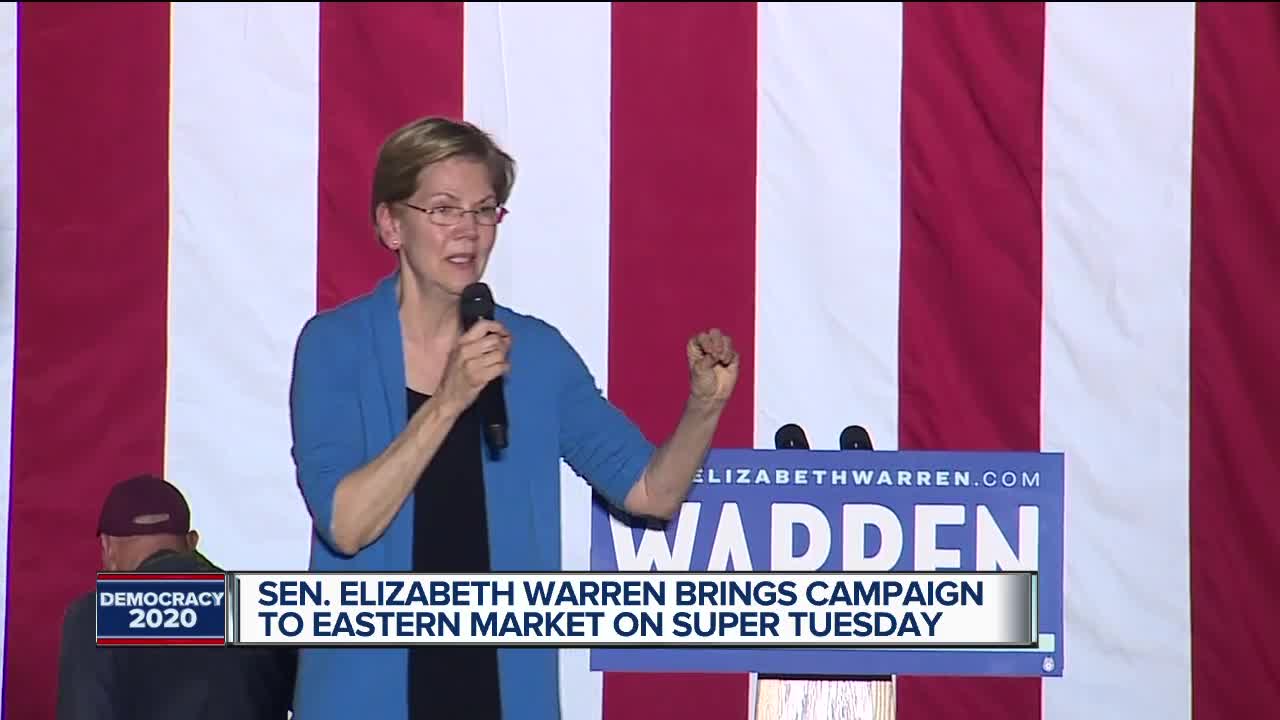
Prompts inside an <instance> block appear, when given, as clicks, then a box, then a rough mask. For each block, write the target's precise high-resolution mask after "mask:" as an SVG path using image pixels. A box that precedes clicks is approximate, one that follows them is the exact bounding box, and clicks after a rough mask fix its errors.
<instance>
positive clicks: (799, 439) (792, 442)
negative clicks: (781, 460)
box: [773, 423, 809, 450]
mask: <svg viewBox="0 0 1280 720" xmlns="http://www.w3.org/2000/svg"><path fill="white" fill-rule="evenodd" d="M773 446H774V447H775V448H777V449H778V450H808V449H809V438H807V437H805V434H804V430H803V429H802V428H801V427H800V426H799V425H797V424H795V423H787V424H786V425H783V426H782V427H780V428H778V432H776V433H774V434H773Z"/></svg>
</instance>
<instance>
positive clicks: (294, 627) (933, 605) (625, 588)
mask: <svg viewBox="0 0 1280 720" xmlns="http://www.w3.org/2000/svg"><path fill="white" fill-rule="evenodd" d="M231 586H232V587H233V588H234V592H235V598H234V605H233V607H234V613H233V620H234V622H233V625H232V627H231V628H230V633H229V637H228V641H229V642H233V643H238V644H252V645H259V644H269V645H276V644H279V645H366V646H372V645H412V644H426V643H430V644H441V645H482V644H492V645H504V646H554V647H604V646H615V647H616V646H633V647H642V646H666V647H672V646H688V647H698V646H708V647H710V646H717V647H724V646H740V647H744V646H754V647H969V648H980V647H1027V646H1033V645H1034V644H1035V643H1036V642H1037V641H1038V633H1037V630H1036V628H1037V621H1038V617H1037V616H1038V613H1037V612H1036V608H1035V598H1036V577H1035V574H1034V573H1022V572H1019V573H923V572H922V573H777V574H775V573H545V574H513V573H491V574H472V575H455V574H442V575H428V574H413V573H405V574H326V573H236V574H235V575H234V579H233V582H232V583H231Z"/></svg>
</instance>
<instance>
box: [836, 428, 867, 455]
mask: <svg viewBox="0 0 1280 720" xmlns="http://www.w3.org/2000/svg"><path fill="white" fill-rule="evenodd" d="M840 449H841V450H872V449H874V448H872V447H871V435H870V434H869V433H868V432H867V429H866V428H864V427H862V426H861V425H850V426H849V427H847V428H845V429H844V431H842V432H841V433H840Z"/></svg>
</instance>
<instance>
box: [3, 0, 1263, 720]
mask: <svg viewBox="0 0 1280 720" xmlns="http://www.w3.org/2000/svg"><path fill="white" fill-rule="evenodd" d="M0 43H3V45H2V46H0V250H2V254H0V270H2V271H3V272H2V274H0V278H3V283H2V284H0V327H3V332H0V342H3V343H4V347H2V348H0V382H2V383H3V391H2V392H0V403H3V404H4V407H3V409H2V411H0V422H2V423H9V425H8V427H7V428H6V430H7V431H8V433H9V435H10V438H11V443H10V444H9V445H8V446H6V449H7V451H8V452H9V457H8V458H7V461H6V462H3V463H0V467H3V468H4V469H7V471H8V475H7V477H5V478H3V481H2V482H0V494H3V496H4V498H3V499H4V501H3V502H0V513H7V515H6V516H5V518H4V522H0V548H2V549H3V552H4V553H5V557H6V560H7V562H6V563H5V564H4V565H3V566H0V567H3V568H4V569H3V578H2V580H3V585H4V591H5V602H4V604H3V606H2V607H3V612H4V622H3V647H4V656H3V657H4V660H3V710H4V716H5V717H6V718H14V719H15V720H19V719H21V720H45V719H48V718H52V717H53V707H54V700H55V678H56V660H57V646H58V641H59V630H60V622H61V617H62V612H63V609H64V607H65V605H66V603H67V602H68V601H69V600H70V599H71V598H72V597H73V596H74V595H76V594H77V593H79V592H83V591H85V590H87V589H89V588H90V587H91V586H92V579H93V572H94V571H95V570H96V569H97V566H98V554H97V545H96V542H95V539H94V537H93V528H94V522H95V519H96V514H97V511H98V509H99V506H100V503H101V501H102V498H103V496H104V493H105V491H106V488H107V487H108V486H109V485H111V484H112V483H114V482H116V481H118V480H120V479H122V478H124V477H126V476H128V475H131V474H134V473H138V472H143V471H157V472H163V473H164V474H165V475H166V476H167V477H168V478H169V479H170V480H172V481H173V482H174V483H175V484H177V485H178V486H179V487H181V488H182V489H183V490H184V492H185V493H186V494H187V496H188V498H189V499H190V501H191V503H192V505H193V509H194V521H195V523H196V525H197V527H198V529H199V530H200V532H201V533H202V537H203V548H204V550H205V551H206V553H207V554H208V555H209V556H210V557H211V558H212V559H213V560H215V561H216V562H218V563H219V564H221V565H222V566H224V567H226V568H233V569H243V570H292V569H301V568H304V567H305V564H306V558H307V547H308V542H309V526H308V518H307V515H306V513H305V510H304V507H303V504H302V500H301V498H300V496H299V493H298V490H297V488H296V486H295V481H294V476H293V467H292V463H291V461H290V457H289V446H290V433H289V417H288V412H287V391H288V384H289V369H290V361H291V355H292V350H293V343H294V340H295V339H296V336H297V333H298V331H299V329H300V328H301V326H302V324H303V322H304V321H305V320H306V319H307V318H308V317H309V316H310V315H311V314H312V313H314V312H315V311H316V310H317V309H318V308H327V307H331V306H333V305H334V304H336V303H339V302H341V301H343V300H346V299H348V298H350V297H352V296H353V295H356V294H359V293H362V292H364V291H365V290H367V289H368V288H369V287H370V286H371V284H372V283H373V282H374V280H375V279H376V278H378V277H380V276H382V275H383V274H385V273H387V272H388V271H389V270H390V269H391V268H392V266H393V259H392V257H391V256H390V255H388V254H387V253H386V252H385V251H382V250H381V249H380V248H379V246H378V245H377V244H376V242H375V240H374V237H373V233H372V231H371V228H370V225H369V221H368V198H369V195H370V187H369V186H370V171H371V167H372V163H373V159H374V154H375V152H376V149H377V147H378V144H379V143H380V142H381V140H382V139H383V138H384V137H385V136H386V134H387V133H388V132H390V131H391V130H392V129H394V128H396V127H398V126H400V125H402V124H404V123H405V122H407V121H409V120H411V119H413V118H416V117H418V116H421V115H425V114H448V115H453V116H459V117H465V118H467V119H470V120H473V121H475V122H477V123H479V124H481V125H482V126H484V127H486V128H487V129H489V130H491V131H492V132H493V133H494V134H495V136H496V137H497V138H498V139H499V140H500V141H501V142H502V143H503V144H505V145H506V146H507V147H508V148H509V149H510V150H511V151H512V152H513V154H514V155H515V156H516V158H517V160H518V162H519V176H518V179H517V182H516V188H515V194H514V197H513V199H512V201H511V204H510V210H511V215H510V216H509V217H508V218H507V220H506V221H505V222H504V224H503V225H502V227H501V229H500V233H499V241H498V246H497V249H496V251H495V256H494V258H493V261H492V263H491V266H490V271H489V273H488V275H487V278H486V279H487V280H488V281H489V282H490V284H491V286H492V287H493V288H494V291H495V294H496V295H497V297H498V299H499V300H500V301H501V302H503V303H505V304H509V305H512V306H514V307H516V308H517V309H519V310H522V311H525V312H529V313H533V314H536V315H539V316H541V317H543V318H545V319H547V320H548V321H550V322H552V323H553V324H555V325H556V326H558V327H559V328H560V329H561V330H562V331H563V332H564V333H565V335H566V336H567V337H568V338H569V340H570V341H571V342H573V343H574V345H575V346H576V347H577V349H578V350H579V352H581V354H582V355H583V357H584V359H585V360H586V361H587V363H588V364H589V365H590V367H591V369H592V370H593V372H594V373H595V376H596V379H597V381H598V382H599V383H600V385H601V387H602V388H604V389H605V391H606V393H607V394H608V396H609V397H610V398H611V399H612V400H613V401H614V402H616V403H617V404H618V405H619V406H621V407H622V408H623V409H624V410H626V411H627V412H628V413H629V414H630V415H631V416H632V417H633V418H634V419H635V420H636V421H637V422H638V423H639V424H640V425H641V427H642V428H643V429H644V430H645V431H646V432H647V433H649V434H650V436H651V437H653V438H654V439H661V438H663V437H665V436H666V434H667V433H668V432H669V431H670V429H671V428H672V427H673V424H674V422H675V420H676V418H677V416H678V413H679V411H680V406H681V401H682V399H683V396H684V393H685V392H687V378H686V374H685V368H684V356H683V343H684V340H685V339H686V338H687V337H688V335H689V334H691V333H692V332H694V331H696V330H698V329H701V328H704V327H711V326H717V327H720V328H722V329H724V330H725V331H727V332H728V333H730V334H731V335H732V336H733V338H734V340H735V341H736V343H737V346H738V348H739V349H740V350H741V351H742V353H743V358H744V366H743V377H742V381H741V382H740V383H739V386H738V391H737V394H736V396H735V398H734V399H733V401H732V404H731V407H730V408H729V410H728V411H727V413H726V416H725V419H724V422H723V424H722V427H721V429H720V432H719V435H718V437H717V441H716V444H717V446H719V447H749V446H755V447H771V446H772V438H773V433H774V431H775V429H776V428H777V427H778V426H779V425H781V424H783V423H786V422H793V421H794V422H798V423H800V424H802V425H803V426H804V427H805V428H806V430H807V431H808V435H809V438H810V442H811V443H812V444H813V445H814V446H815V447H819V448H833V447H835V446H836V442H837V437H838V433H839V430H840V428H842V427H844V426H845V425H848V424H851V423H859V424H862V425H865V426H866V427H867V428H868V429H869V430H870V431H871V433H872V436H873V437H874V439H875V442H876V447H877V448H882V449H895V448H898V449H988V450H1004V449H1010V450H1027V449H1030V450H1035V449H1043V450H1047V451H1063V452H1065V453H1066V468H1067V483H1066V524H1065V532H1066V577H1065V585H1066V592H1067V597H1066V603H1065V608H1066V656H1065V659H1066V662H1065V677H1063V678H1053V679H1045V680H1039V679H978V678H937V677H928V678H920V677H903V678H899V681H898V686H897V697H898V701H897V702H898V707H897V717H898V718H899V720H1040V719H1041V718H1043V719H1044V720H1132V719H1134V718H1144V719H1146V718H1150V719H1151V720H1228V719H1230V720H1236V719H1238V718H1261V717H1265V716H1267V715H1268V714H1269V713H1274V712H1275V708H1277V707H1280V644H1278V643H1277V642H1276V638H1277V637H1280V613H1277V612H1276V610H1275V599H1274V598H1275V597H1276V596H1277V595H1280V521H1277V520H1276V519H1275V518H1276V517H1277V515H1276V508H1277V507H1280V440H1278V439H1277V438H1278V437H1280V436H1278V435H1277V429H1276V428H1277V427H1280V422H1278V421H1280V320H1278V319H1277V318H1275V317H1273V316H1272V313H1275V312H1280V92H1278V91H1280V6H1278V5H1276V4H1272V3H1244V2H1241V3H1238V4H1237V7H1235V8H1232V7H1230V5H1228V4H1226V3H1200V4H1195V3H1146V4H1139V3H1085V2H1075V3H1067V2H1056V3H976V4H966V3H938V4H930V3H909V4H898V3H873V2H864V3H861V4H854V3H842V4H827V5H825V6H823V5H819V4H816V3H759V4H755V3H705V4H704V3H653V4H650V3H617V4H607V3H603V4H601V3H589V2H582V3H578V4H577V5H573V4H567V3H566V4H537V3H468V4H465V5H464V4H461V3H432V4H425V3H399V4H391V3H385V4H384V3H369V4H346V3H310V2H295V3H293V4H292V6H290V5H286V4H273V3H223V4H222V5H221V6H219V5H214V4H195V3H173V4H169V3H138V4H129V3H85V4H75V3H65V4H58V3H34V2H25V3H6V4H4V5H3V6H2V7H0ZM563 494H564V498H565V502H566V510H565V517H564V518H563V523H562V533H563V537H564V548H565V549H564V554H565V557H564V562H565V565H566V567H567V568H578V569H582V568H585V567H586V565H587V537H588V536H587V528H588V507H589V502H590V496H589V494H588V491H587V489H586V486H585V485H584V484H583V483H582V482H581V480H579V479H578V478H576V477H575V476H573V475H572V474H571V473H569V472H568V471H566V472H565V473H564V478H563ZM562 658H563V659H562V663H561V665H562V678H561V683H562V688H561V696H562V698H563V706H564V716H565V718H566V720H591V719H595V718H603V720H648V719H650V718H664V719H668V720H743V719H744V718H747V717H748V712H749V702H750V700H749V698H750V697H751V693H752V682H753V679H752V678H751V677H749V676H746V675H723V676H709V675H695V676H672V675H652V676H645V675H615V674H609V675H607V676H602V675H601V674H599V673H591V672H589V670H588V665H587V656H586V653H585V651H579V650H574V651H565V652H563V655H562ZM353 691H355V690H353Z"/></svg>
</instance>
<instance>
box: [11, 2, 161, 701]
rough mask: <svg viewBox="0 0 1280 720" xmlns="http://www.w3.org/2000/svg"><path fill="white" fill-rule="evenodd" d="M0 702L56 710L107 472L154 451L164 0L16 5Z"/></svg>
mask: <svg viewBox="0 0 1280 720" xmlns="http://www.w3.org/2000/svg"><path fill="white" fill-rule="evenodd" d="M18 34H19V41H18V53H19V55H18V73H19V75H18V158H19V160H18V187H19V188H20V189H21V190H20V192H19V193H18V218H19V223H18V248H17V261H18V267H19V268H20V272H19V274H18V278H17V318H16V322H17V335H16V337H15V345H16V355H15V359H14V363H15V367H14V397H13V450H12V452H13V468H12V477H13V481H12V487H11V490H10V491H11V499H12V505H11V507H10V523H11V524H10V529H9V574H8V580H7V583H8V586H9V588H11V591H10V592H9V593H8V594H7V598H8V611H7V614H6V622H7V627H6V630H5V632H6V637H5V640H6V647H7V648H15V649H16V651H14V652H7V653H6V655H7V657H6V662H5V664H4V674H5V677H4V713H3V714H4V716H5V717H14V718H18V717H20V718H52V717H53V716H54V706H55V702H56V699H57V675H56V673H57V667H58V643H59V638H60V637H61V625H62V618H63V612H64V610H65V609H66V607H67V603H68V602H69V601H70V600H71V599H72V598H73V597H74V596H75V595H78V594H80V593H83V592H87V591H90V590H92V589H93V586H94V577H95V573H96V572H97V570H98V569H99V566H100V562H101V560H100V554H99V549H98V544H97V541H96V540H95V538H94V534H95V529H96V527H97V520H98V511H99V509H100V507H101V504H102V501H103V498H104V497H105V495H106V492H107V490H108V488H109V486H111V485H114V484H115V483H116V482H118V481H120V480H123V479H125V478H126V477H128V476H130V475H133V474H136V473H142V472H157V473H158V472H161V471H162V470H163V468H164V413H165V363H166V351H167V345H166V311H167V276H168V250H169V212H168V202H169V201H168V198H169V191H168V177H169V165H168V163H169V144H168V142H169V126H168V124H169V7H168V4H167V3H155V4H151V3H138V4H131V3H120V4H96V3H84V4H82V5H78V6H77V7H74V8H68V7H67V6H65V5H46V4H40V3H20V4H19V6H18Z"/></svg>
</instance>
